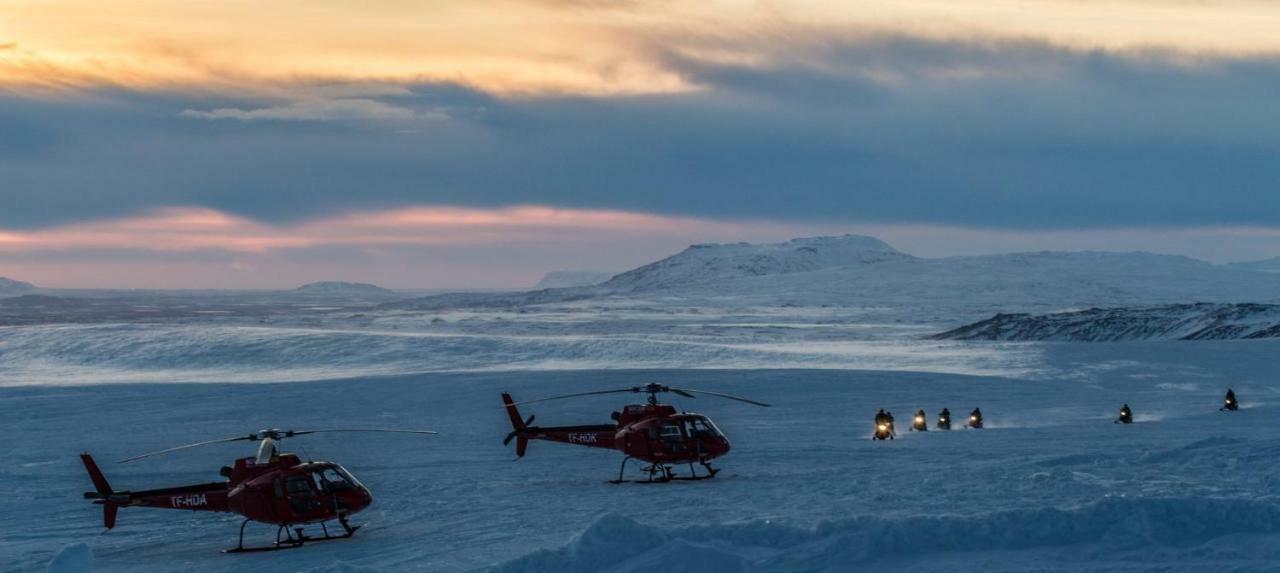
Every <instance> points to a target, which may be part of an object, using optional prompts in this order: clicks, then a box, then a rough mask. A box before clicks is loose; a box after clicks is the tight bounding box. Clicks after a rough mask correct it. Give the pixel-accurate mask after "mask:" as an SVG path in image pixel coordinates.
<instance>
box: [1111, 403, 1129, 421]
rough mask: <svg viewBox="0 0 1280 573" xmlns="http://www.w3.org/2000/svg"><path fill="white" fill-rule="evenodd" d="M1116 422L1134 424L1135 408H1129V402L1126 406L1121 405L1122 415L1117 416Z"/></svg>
mask: <svg viewBox="0 0 1280 573" xmlns="http://www.w3.org/2000/svg"><path fill="white" fill-rule="evenodd" d="M1115 423H1117V424H1132V423H1133V410H1130V409H1129V405H1128V404H1125V405H1124V406H1121V407H1120V417H1119V418H1116V421H1115Z"/></svg>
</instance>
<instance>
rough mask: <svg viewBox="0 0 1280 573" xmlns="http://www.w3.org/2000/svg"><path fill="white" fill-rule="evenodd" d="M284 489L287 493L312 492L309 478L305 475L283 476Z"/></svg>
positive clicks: (304, 493) (307, 493)
mask: <svg viewBox="0 0 1280 573" xmlns="http://www.w3.org/2000/svg"><path fill="white" fill-rule="evenodd" d="M284 489H285V491H287V492H289V495H297V494H303V495H309V494H311V493H312V490H311V479H309V478H307V477H305V476H291V477H288V478H285V480H284Z"/></svg>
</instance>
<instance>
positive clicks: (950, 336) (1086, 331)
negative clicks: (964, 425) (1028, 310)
mask: <svg viewBox="0 0 1280 573" xmlns="http://www.w3.org/2000/svg"><path fill="white" fill-rule="evenodd" d="M931 338H934V339H938V340H1039V341H1050V340H1052V341H1078V342H1110V341H1120V340H1236V339H1246V338H1280V305H1274V304H1210V303H1200V304H1175V305H1161V306H1144V307H1135V308H1091V309H1088V310H1081V311H1076V312H1059V313H1052V314H1040V315H1032V314H997V315H996V316H994V317H991V318H989V319H987V320H983V321H981V322H976V323H973V324H969V325H966V326H962V327H960V328H957V329H955V330H951V331H948V332H943V333H941V334H937V335H934V336H932V337H931Z"/></svg>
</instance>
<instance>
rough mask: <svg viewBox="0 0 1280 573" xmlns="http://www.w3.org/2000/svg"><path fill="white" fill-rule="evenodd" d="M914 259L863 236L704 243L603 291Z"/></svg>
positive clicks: (714, 282) (712, 282)
mask: <svg viewBox="0 0 1280 573" xmlns="http://www.w3.org/2000/svg"><path fill="white" fill-rule="evenodd" d="M912 259H915V257H912V256H911V255H908V254H905V253H902V252H899V251H898V250H897V249H894V248H893V247H891V246H889V245H888V244H886V243H885V242H883V241H881V240H879V239H876V238H874V237H866V236H861V235H845V236H843V237H810V238H802V239H792V240H790V241H787V242H785V243H776V244H766V245H754V244H751V243H733V244H704V245H693V246H691V247H689V248H687V249H685V250H684V251H682V252H680V253H679V254H676V255H674V256H670V257H667V258H665V259H662V260H660V261H657V262H655V263H650V264H647V265H644V266H642V267H639V268H637V269H634V270H631V271H627V272H625V273H622V274H620V275H618V276H616V277H613V278H612V279H610V280H609V281H607V282H605V283H604V284H602V285H601V286H603V287H604V288H606V289H612V290H619V291H630V292H637V291H654V290H664V289H672V288H679V287H689V286H697V285H706V286H710V287H714V286H715V285H720V284H724V283H725V282H731V281H735V280H738V279H745V278H752V277H761V276H770V275H784V274H793V273H809V272H813V271H819V270H823V269H831V268H839V267H849V266H855V265H870V264H875V263H882V262H886V261H894V262H901V261H909V260H912Z"/></svg>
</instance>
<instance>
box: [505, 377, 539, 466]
mask: <svg viewBox="0 0 1280 573" xmlns="http://www.w3.org/2000/svg"><path fill="white" fill-rule="evenodd" d="M502 404H503V406H505V407H506V408H507V417H509V418H511V433H510V434H507V438H506V439H505V440H502V445H504V446H505V445H507V444H510V443H511V439H512V438H515V440H516V457H517V458H523V457H524V453H525V450H527V449H528V448H529V438H526V437H524V435H523V432H524V429H525V428H528V427H529V424H532V423H533V418H534V417H533V416H529V419H528V420H525V419H523V418H521V417H520V410H518V409H516V403H515V400H512V399H511V395H510V394H508V393H506V392H503V393H502Z"/></svg>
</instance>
